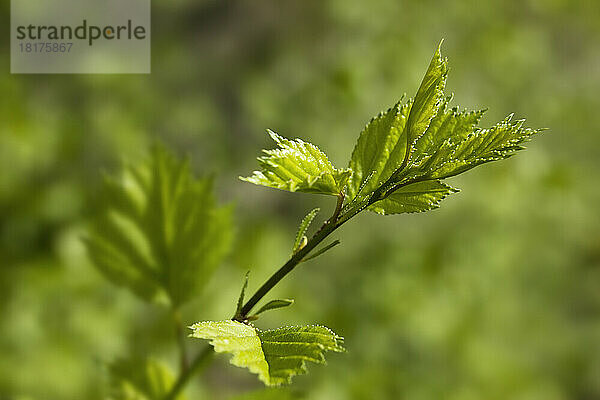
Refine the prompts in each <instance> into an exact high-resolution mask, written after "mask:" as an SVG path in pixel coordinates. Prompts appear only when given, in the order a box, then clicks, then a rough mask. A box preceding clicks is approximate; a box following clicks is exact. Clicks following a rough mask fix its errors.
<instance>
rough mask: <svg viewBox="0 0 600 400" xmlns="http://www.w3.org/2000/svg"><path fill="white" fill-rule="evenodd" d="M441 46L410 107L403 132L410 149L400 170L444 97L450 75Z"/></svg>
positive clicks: (407, 146)
mask: <svg viewBox="0 0 600 400" xmlns="http://www.w3.org/2000/svg"><path fill="white" fill-rule="evenodd" d="M441 47H442V43H441V42H440V44H439V46H438V48H437V50H436V52H435V54H434V55H433V58H432V59H431V62H430V63H429V68H428V69H427V72H426V73H425V76H424V77H423V81H422V82H421V86H419V90H417V94H416V95H415V100H414V101H413V103H412V106H411V108H410V114H409V115H408V121H407V122H406V128H405V129H404V134H403V136H405V137H406V148H407V149H408V150H407V151H406V152H405V154H404V159H403V162H402V165H401V166H400V168H399V169H400V170H401V169H402V168H403V167H404V166H406V164H407V162H408V160H409V158H410V155H411V152H412V150H413V148H412V145H413V144H414V142H415V140H416V139H417V138H418V137H419V136H421V135H422V134H423V133H424V132H425V131H426V130H427V128H428V127H429V124H430V122H431V120H432V119H433V118H434V117H435V115H436V114H437V113H438V110H439V108H440V104H441V101H442V99H443V98H444V87H445V86H446V78H447V76H448V59H447V58H442V54H441Z"/></svg>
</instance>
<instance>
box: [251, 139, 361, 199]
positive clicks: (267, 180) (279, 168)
mask: <svg viewBox="0 0 600 400" xmlns="http://www.w3.org/2000/svg"><path fill="white" fill-rule="evenodd" d="M268 132H269V135H270V136H271V138H272V139H273V140H274V141H275V143H277V145H278V147H279V148H278V149H274V150H264V153H265V154H266V156H263V157H259V158H258V163H259V164H260V167H261V170H260V171H254V174H253V175H252V176H250V177H247V178H244V177H240V179H241V180H243V181H246V182H250V183H254V184H256V185H263V186H268V187H271V188H275V189H281V190H287V191H290V192H306V193H321V194H328V195H334V196H337V195H338V194H339V193H340V192H341V191H342V190H343V188H344V186H346V183H347V181H348V178H350V175H351V174H352V171H351V170H350V169H336V168H334V167H333V165H331V163H330V162H329V160H328V159H327V156H326V155H325V153H323V152H322V151H321V150H319V148H318V147H317V146H315V145H313V144H311V143H307V142H304V141H302V140H300V139H296V140H289V139H286V138H283V137H281V136H279V135H278V134H276V133H275V132H272V131H268Z"/></svg>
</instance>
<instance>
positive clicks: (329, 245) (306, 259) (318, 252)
mask: <svg viewBox="0 0 600 400" xmlns="http://www.w3.org/2000/svg"><path fill="white" fill-rule="evenodd" d="M338 244H340V241H339V240H334V241H333V242H331V243H329V244H328V245H327V246H325V247H323V248H321V249H319V250H317V251H315V252H314V253H313V254H311V255H310V256H308V257H305V258H303V259H302V261H303V262H304V261H308V260H312V259H313V258H317V257H319V256H320V255H321V254H323V253H325V252H327V251H329V250H331V249H332V248H334V247H335V246H337V245H338Z"/></svg>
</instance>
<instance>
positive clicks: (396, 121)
mask: <svg viewBox="0 0 600 400" xmlns="http://www.w3.org/2000/svg"><path fill="white" fill-rule="evenodd" d="M410 107H411V102H410V101H409V102H407V103H405V104H401V103H398V104H396V105H395V106H394V107H392V108H390V109H389V110H387V111H386V112H384V113H381V114H379V115H378V116H377V117H375V118H373V119H372V120H371V121H370V122H369V123H368V124H367V126H366V127H365V129H364V130H363V131H362V132H361V134H360V136H359V138H358V141H357V143H356V146H355V147H354V151H353V152H352V157H351V159H350V164H349V167H350V169H352V171H353V173H352V177H351V178H350V182H349V184H348V198H349V199H354V198H355V197H357V196H358V195H359V194H360V195H361V196H363V197H368V196H369V195H371V194H372V193H373V192H374V191H375V190H376V189H377V188H378V187H380V186H381V185H382V184H383V183H384V182H386V181H387V180H388V179H389V178H390V177H391V176H392V174H393V173H394V172H395V171H396V169H397V168H398V167H399V166H400V165H401V164H402V160H403V158H404V154H405V150H406V138H404V137H403V136H402V135H403V133H404V126H405V125H406V119H407V117H408V113H409V111H410Z"/></svg>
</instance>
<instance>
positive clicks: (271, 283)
mask: <svg viewBox="0 0 600 400" xmlns="http://www.w3.org/2000/svg"><path fill="white" fill-rule="evenodd" d="M344 197H345V195H344V193H343V192H342V193H340V194H339V195H338V199H337V204H336V207H335V211H334V212H333V215H332V216H331V218H329V219H328V220H327V221H325V222H324V223H323V225H322V226H321V228H320V229H319V230H318V231H317V232H316V233H315V234H314V235H313V236H312V237H311V238H310V240H309V241H308V242H307V243H306V246H304V247H303V248H301V249H300V250H298V251H297V252H296V253H295V254H294V255H293V256H292V257H291V258H290V259H289V260H288V261H287V262H286V263H285V264H284V265H283V266H282V267H281V268H279V269H278V270H277V271H276V272H275V273H274V274H273V275H271V277H270V278H269V279H268V280H267V281H266V282H265V283H263V285H262V286H261V287H260V288H258V290H257V291H256V293H254V295H253V296H252V297H251V298H250V299H249V300H248V301H247V302H246V304H244V305H243V307H242V308H241V310H240V312H239V315H238V316H237V318H235V319H236V320H240V321H243V320H244V319H246V317H247V316H248V314H250V312H251V311H252V308H254V306H256V304H257V303H258V302H259V301H260V300H262V298H263V297H265V295H266V294H267V293H269V291H270V290H271V289H273V287H275V285H277V284H278V283H279V282H280V281H281V280H282V279H283V278H284V277H285V276H286V275H287V274H289V273H290V272H292V270H293V269H294V268H295V267H296V266H297V265H298V264H300V262H302V260H303V259H304V257H306V256H307V255H308V253H310V252H311V251H312V250H313V249H314V248H315V247H316V246H317V245H318V244H319V243H321V242H322V241H323V240H325V238H327V236H329V235H330V234H331V233H333V231H335V230H336V229H337V228H339V227H340V226H341V225H342V224H343V223H344V222H346V221H348V219H345V220H343V221H338V219H339V216H340V212H341V211H342V205H343V204H344Z"/></svg>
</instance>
